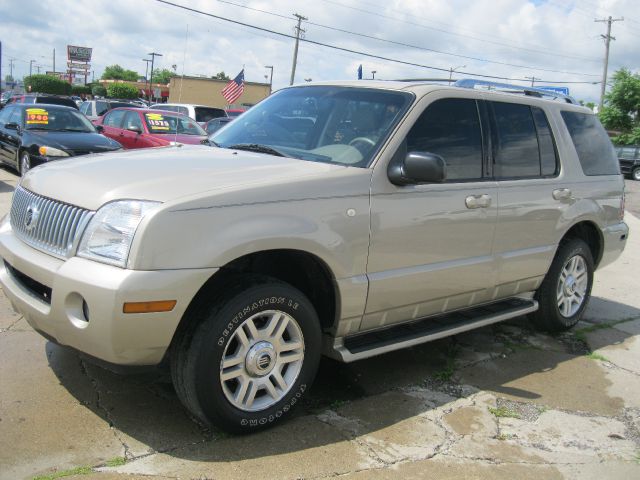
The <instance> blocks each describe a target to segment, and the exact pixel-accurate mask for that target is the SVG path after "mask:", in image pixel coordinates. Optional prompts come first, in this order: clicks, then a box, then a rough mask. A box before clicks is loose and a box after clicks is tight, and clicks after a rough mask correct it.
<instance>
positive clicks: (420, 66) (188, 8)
mask: <svg viewBox="0 0 640 480" xmlns="http://www.w3.org/2000/svg"><path fill="white" fill-rule="evenodd" d="M155 1H156V2H158V3H163V4H165V5H171V6H173V7H176V8H180V9H183V10H186V11H189V12H194V13H198V14H200V15H205V16H207V17H211V18H215V19H218V20H222V21H224V22H230V23H235V24H237V25H242V26H244V27H247V28H251V29H254V30H259V31H262V32H268V33H271V34H274V35H278V36H281V37H286V38H291V39H295V38H296V37H295V36H294V35H290V34H287V33H282V32H278V31H275V30H271V29H269V28H265V27H259V26H257V25H252V24H250V23H246V22H241V21H239V20H233V19H231V18H227V17H223V16H221V15H215V14H213V13H208V12H203V11H202V10H197V9H195V8H191V7H187V6H184V5H179V4H177V3H173V2H169V1H167V0H155ZM300 41H303V42H306V43H309V44H312V45H319V46H322V47H327V48H331V49H334V50H340V51H343V52H348V53H353V54H356V55H361V56H364V57H369V58H376V59H378V60H384V61H387V62H393V63H398V64H401V65H408V66H413V67H419V68H426V69H430V70H436V71H440V72H448V71H449V69H447V68H440V67H434V66H431V65H425V64H421V63H414V62H408V61H405V60H399V59H396V58H390V57H385V56H382V55H375V54H373V53H367V52H362V51H359V50H353V49H350V48H345V47H339V46H337V45H331V44H328V43H323V42H319V41H316V40H310V39H308V38H304V39H302V38H301V39H300ZM526 68H531V69H534V68H532V67H526ZM460 73H464V74H466V75H472V76H475V77H480V78H493V79H499V80H512V81H521V82H526V81H527V79H525V78H512V77H506V76H497V75H485V74H481V73H474V72H460ZM557 73H561V72H557ZM589 76H590V75H589ZM541 81H544V82H547V83H595V82H569V81H563V80H541Z"/></svg>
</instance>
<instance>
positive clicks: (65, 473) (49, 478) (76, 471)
mask: <svg viewBox="0 0 640 480" xmlns="http://www.w3.org/2000/svg"><path fill="white" fill-rule="evenodd" d="M92 471H93V469H92V468H91V467H89V466H87V465H85V466H83V467H76V468H71V469H69V470H60V471H59V472H53V473H49V474H48V475H38V476H37V477H33V480H55V479H56V478H62V477H70V476H71V475H88V474H89V473H91V472H92Z"/></svg>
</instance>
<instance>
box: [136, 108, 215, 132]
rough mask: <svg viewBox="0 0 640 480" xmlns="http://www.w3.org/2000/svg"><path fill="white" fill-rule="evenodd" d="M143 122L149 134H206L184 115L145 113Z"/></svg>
mask: <svg viewBox="0 0 640 480" xmlns="http://www.w3.org/2000/svg"><path fill="white" fill-rule="evenodd" d="M144 120H145V122H146V123H147V128H148V129H149V132H150V133H167V134H168V133H171V134H178V135H202V136H206V135H207V132H205V131H204V129H203V128H202V127H201V126H200V125H198V124H197V123H196V121H195V120H192V119H190V118H189V117H185V116H184V115H178V114H175V113H173V114H171V113H167V112H158V113H145V114H144Z"/></svg>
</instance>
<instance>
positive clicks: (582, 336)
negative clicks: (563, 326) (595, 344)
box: [573, 317, 638, 342]
mask: <svg viewBox="0 0 640 480" xmlns="http://www.w3.org/2000/svg"><path fill="white" fill-rule="evenodd" d="M637 319H638V317H629V318H622V319H620V320H614V321H613V322H605V323H596V324H594V325H589V326H588V327H584V328H578V329H577V330H574V332H573V334H574V335H575V337H576V338H578V339H579V340H582V341H583V342H586V341H587V333H591V332H597V331H598V330H606V329H608V328H613V327H615V326H616V325H620V324H621V323H626V322H631V321H633V320H637Z"/></svg>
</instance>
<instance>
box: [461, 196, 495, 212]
mask: <svg viewBox="0 0 640 480" xmlns="http://www.w3.org/2000/svg"><path fill="white" fill-rule="evenodd" d="M464 204H465V205H466V206H467V208H471V209H473V208H488V207H489V206H491V196H490V195H487V194H483V195H469V196H468V197H467V198H465V199H464Z"/></svg>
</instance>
